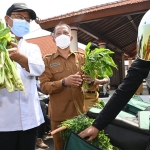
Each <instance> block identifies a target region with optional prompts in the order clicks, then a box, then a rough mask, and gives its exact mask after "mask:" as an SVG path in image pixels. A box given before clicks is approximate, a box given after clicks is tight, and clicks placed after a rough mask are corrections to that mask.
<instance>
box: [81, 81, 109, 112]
mask: <svg viewBox="0 0 150 150" xmlns="http://www.w3.org/2000/svg"><path fill="white" fill-rule="evenodd" d="M108 82H109V78H104V79H95V80H94V82H93V86H89V88H88V90H85V89H83V90H84V105H85V112H87V111H88V110H89V109H90V108H91V107H92V106H93V105H94V104H95V103H96V102H98V100H99V93H98V88H99V85H103V84H106V83H108Z"/></svg>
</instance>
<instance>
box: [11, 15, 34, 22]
mask: <svg viewBox="0 0 150 150" xmlns="http://www.w3.org/2000/svg"><path fill="white" fill-rule="evenodd" d="M11 16H15V18H16V19H21V20H26V21H27V22H31V21H32V19H30V18H28V17H24V16H23V15H20V14H11Z"/></svg>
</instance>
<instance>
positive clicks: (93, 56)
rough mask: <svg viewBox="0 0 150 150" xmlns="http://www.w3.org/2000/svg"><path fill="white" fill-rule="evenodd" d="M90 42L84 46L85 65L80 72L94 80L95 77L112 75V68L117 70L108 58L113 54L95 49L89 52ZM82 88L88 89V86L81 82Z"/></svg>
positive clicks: (105, 50) (106, 50)
mask: <svg viewBox="0 0 150 150" xmlns="http://www.w3.org/2000/svg"><path fill="white" fill-rule="evenodd" d="M90 48H91V42H89V43H88V44H87V46H86V49H85V50H86V54H85V64H84V65H83V66H82V70H83V72H84V74H85V75H89V76H91V78H92V79H93V80H94V79H95V78H97V77H100V78H104V77H106V76H108V77H110V76H112V75H113V71H112V69H111V68H112V67H114V68H117V66H116V64H115V63H114V61H113V59H112V58H111V57H110V56H109V55H110V54H114V52H112V51H110V50H109V49H105V48H95V49H94V50H91V49H90ZM83 87H84V88H88V84H87V83H86V82H83Z"/></svg>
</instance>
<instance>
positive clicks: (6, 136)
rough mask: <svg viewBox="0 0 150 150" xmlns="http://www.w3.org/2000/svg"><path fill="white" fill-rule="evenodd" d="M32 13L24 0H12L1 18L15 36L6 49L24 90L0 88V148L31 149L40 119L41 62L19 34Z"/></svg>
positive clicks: (37, 51)
mask: <svg viewBox="0 0 150 150" xmlns="http://www.w3.org/2000/svg"><path fill="white" fill-rule="evenodd" d="M35 19H36V13H35V12H34V11H33V10H32V9H29V8H28V7H27V6H26V4H24V3H15V4H13V5H12V6H10V8H8V10H7V12H6V16H5V21H6V24H7V25H8V27H10V29H11V32H12V33H13V34H14V35H15V36H16V39H17V40H18V45H17V44H15V43H10V45H11V46H12V47H13V48H12V49H11V51H9V55H10V58H11V60H14V61H15V62H16V65H17V69H18V73H19V74H20V77H21V79H22V81H23V84H24V87H25V91H26V93H25V94H24V92H23V91H15V92H8V91H7V90H6V89H5V88H4V89H1V90H0V147H1V149H2V150H4V149H5V150H34V149H35V138H36V127H37V126H39V125H40V124H42V123H43V122H44V118H43V114H42V111H41V108H40V103H39V97H38V94H37V87H36V76H40V75H41V74H42V73H43V71H44V69H45V65H44V62H43V60H42V56H41V52H40V49H39V47H38V46H37V45H35V44H31V43H27V42H26V41H25V40H24V39H23V38H22V37H23V36H24V35H25V34H27V33H29V31H30V30H29V27H30V21H31V20H35Z"/></svg>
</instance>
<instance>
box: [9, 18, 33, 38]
mask: <svg viewBox="0 0 150 150" xmlns="http://www.w3.org/2000/svg"><path fill="white" fill-rule="evenodd" d="M9 18H10V17H9ZM10 19H12V18H10ZM12 20H13V26H12V27H11V31H12V32H13V33H14V34H15V35H16V36H17V37H23V36H24V35H26V34H27V33H29V32H30V24H29V23H28V22H27V21H26V20H21V19H12Z"/></svg>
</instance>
